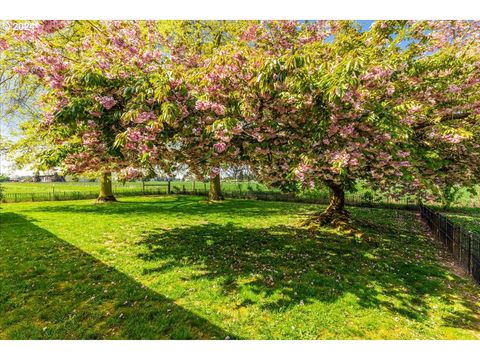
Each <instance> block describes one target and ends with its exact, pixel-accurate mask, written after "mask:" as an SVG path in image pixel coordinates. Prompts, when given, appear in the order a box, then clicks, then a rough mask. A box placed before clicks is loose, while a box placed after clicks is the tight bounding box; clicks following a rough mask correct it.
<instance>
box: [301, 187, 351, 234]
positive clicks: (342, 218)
mask: <svg viewBox="0 0 480 360" xmlns="http://www.w3.org/2000/svg"><path fill="white" fill-rule="evenodd" d="M325 183H326V185H327V186H328V188H329V190H330V203H329V204H328V206H327V208H326V209H325V211H323V212H320V213H317V214H314V215H313V216H312V217H310V218H309V219H307V220H306V221H304V223H303V225H313V224H315V225H319V226H324V225H333V226H339V227H346V226H347V225H348V223H349V213H348V211H347V210H345V190H344V188H343V185H341V184H337V183H334V182H333V181H328V182H325Z"/></svg>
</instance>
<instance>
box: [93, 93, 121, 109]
mask: <svg viewBox="0 0 480 360" xmlns="http://www.w3.org/2000/svg"><path fill="white" fill-rule="evenodd" d="M97 101H98V102H99V103H100V104H101V105H102V106H103V107H104V108H105V109H106V110H110V109H111V108H112V107H114V106H115V105H116V104H117V102H116V101H115V99H114V98H113V97H112V96H99V97H97Z"/></svg>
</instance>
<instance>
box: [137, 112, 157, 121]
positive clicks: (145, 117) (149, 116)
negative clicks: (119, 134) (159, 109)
mask: <svg viewBox="0 0 480 360" xmlns="http://www.w3.org/2000/svg"><path fill="white" fill-rule="evenodd" d="M156 118H157V117H156V116H155V113H154V112H153V111H144V112H141V113H140V114H139V115H138V116H137V117H136V118H135V120H134V122H136V123H137V124H142V123H144V122H146V121H149V120H155V119H156Z"/></svg>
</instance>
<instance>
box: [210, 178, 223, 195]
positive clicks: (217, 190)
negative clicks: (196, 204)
mask: <svg viewBox="0 0 480 360" xmlns="http://www.w3.org/2000/svg"><path fill="white" fill-rule="evenodd" d="M208 200H223V196H222V188H221V185H220V174H218V175H217V176H215V177H214V178H212V179H210V191H209V193H208Z"/></svg>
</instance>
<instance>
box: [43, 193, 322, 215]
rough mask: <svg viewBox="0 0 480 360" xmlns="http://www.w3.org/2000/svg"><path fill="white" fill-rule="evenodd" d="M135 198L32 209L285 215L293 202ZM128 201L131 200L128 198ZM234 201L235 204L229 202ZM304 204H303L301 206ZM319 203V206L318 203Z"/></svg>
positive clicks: (111, 212)
mask: <svg viewBox="0 0 480 360" xmlns="http://www.w3.org/2000/svg"><path fill="white" fill-rule="evenodd" d="M137 199H138V198H136V199H131V198H130V199H127V200H121V201H118V202H115V203H103V204H94V203H92V204H85V203H79V204H61V203H55V204H49V205H44V206H38V207H35V209H34V211H35V212H44V213H49V212H54V213H59V212H60V213H74V214H75V213H79V214H82V213H94V214H95V215H99V216H101V215H131V214H135V215H144V214H148V215H151V214H156V215H158V216H162V215H165V216H170V217H171V216H205V215H209V214H210V215H218V214H221V215H222V216H226V217H232V218H233V217H238V216H241V217H255V218H258V217H259V216H265V215H286V214H291V213H292V210H291V209H292V207H298V206H299V204H295V203H290V204H288V203H274V202H263V201H257V200H238V199H235V200H234V199H227V200H224V201H222V202H215V203H210V202H208V201H207V200H206V199H204V198H201V197H198V196H185V195H179V196H174V195H172V196H158V197H149V199H150V201H148V200H147V201H138V200H137ZM129 200H130V201H129ZM232 203H234V205H232ZM303 206H305V205H303ZM320 206H321V205H320Z"/></svg>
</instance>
